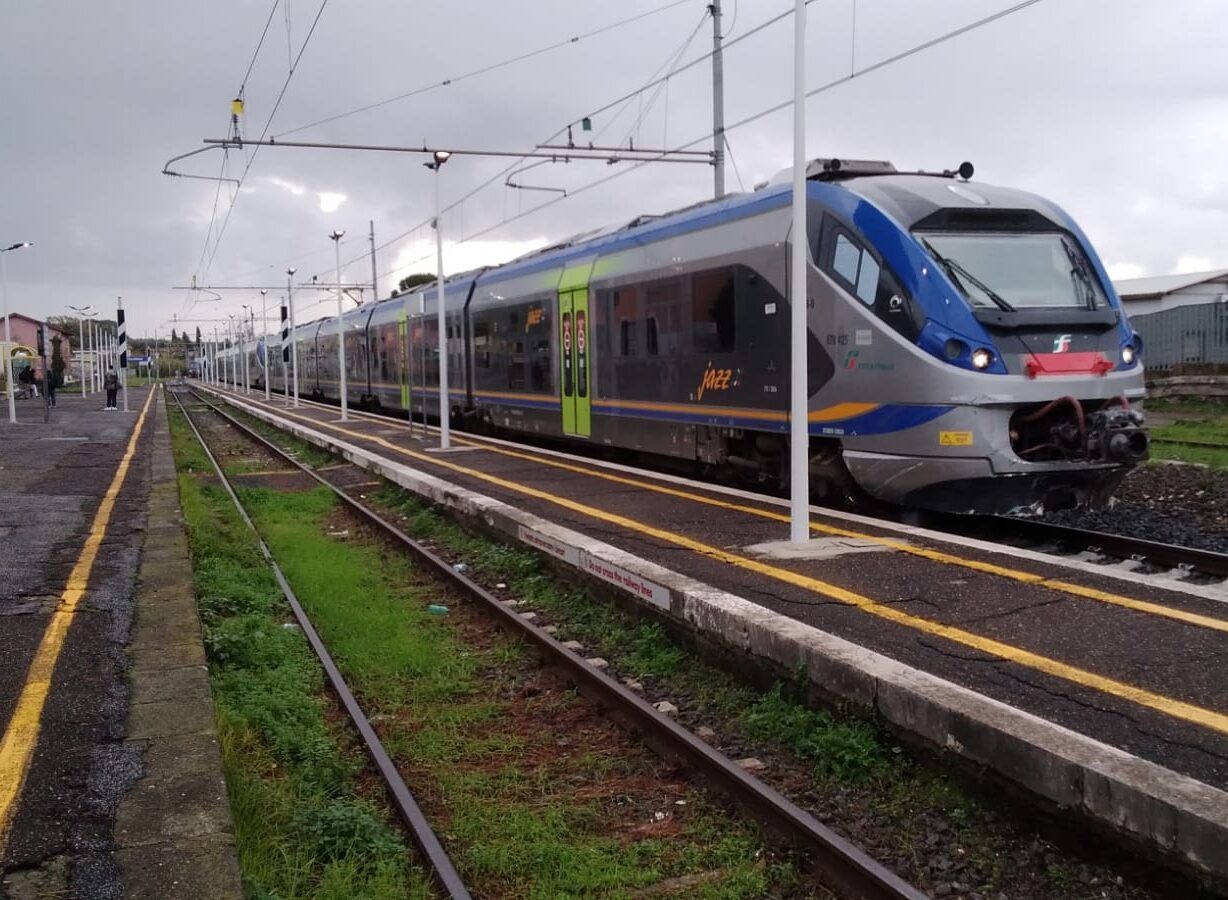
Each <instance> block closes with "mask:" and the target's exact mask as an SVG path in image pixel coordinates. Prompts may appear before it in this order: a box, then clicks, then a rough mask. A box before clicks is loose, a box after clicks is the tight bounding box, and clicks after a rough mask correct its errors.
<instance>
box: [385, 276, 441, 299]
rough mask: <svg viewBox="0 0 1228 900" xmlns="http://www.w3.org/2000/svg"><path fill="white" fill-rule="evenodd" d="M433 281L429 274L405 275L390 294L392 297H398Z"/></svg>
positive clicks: (433, 278) (433, 277)
mask: <svg viewBox="0 0 1228 900" xmlns="http://www.w3.org/2000/svg"><path fill="white" fill-rule="evenodd" d="M434 280H435V276H434V275H432V274H430V273H429V272H415V273H414V274H413V275H406V276H405V277H404V278H402V279H401V280H400V281H399V282H397V289H396V290H395V291H393V292H392V296H394V297H396V296H399V295H400V294H404V293H405V292H406V291H408V290H412V289H413V288H416V287H417V286H418V285H420V284H430V283H431V282H432V281H434Z"/></svg>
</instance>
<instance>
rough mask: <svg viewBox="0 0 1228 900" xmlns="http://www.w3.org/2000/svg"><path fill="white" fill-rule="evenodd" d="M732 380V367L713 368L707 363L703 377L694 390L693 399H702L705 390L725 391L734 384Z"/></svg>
mask: <svg viewBox="0 0 1228 900" xmlns="http://www.w3.org/2000/svg"><path fill="white" fill-rule="evenodd" d="M736 384H737V382H736V381H734V380H733V369H714V368H712V364H711V363H709V364H708V367H707V368H706V369H704V375H703V378H701V379H700V380H699V390H697V391H696V392H695V399H696V400H697V401H698V400H702V399H703V398H704V392H705V391H727V390H729V388H730V386H732V385H736Z"/></svg>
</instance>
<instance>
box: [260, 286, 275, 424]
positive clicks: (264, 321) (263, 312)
mask: <svg viewBox="0 0 1228 900" xmlns="http://www.w3.org/2000/svg"><path fill="white" fill-rule="evenodd" d="M266 294H268V290H267V289H265V288H261V289H260V329H261V333H260V338H261V340H263V341H264V402H265V403H268V402H269V391H270V390H271V388H270V387H269V376H270V375H271V374H272V373H273V359H272V357H270V356H269V310H268V306H267V304H266V303H265V299H266V297H265V295H266Z"/></svg>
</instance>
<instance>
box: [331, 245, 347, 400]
mask: <svg viewBox="0 0 1228 900" xmlns="http://www.w3.org/2000/svg"><path fill="white" fill-rule="evenodd" d="M344 236H345V232H344V231H343V230H340V229H338V230H337V231H334V232H333V233H332V234H330V235H329V237H330V238H332V241H333V247H334V249H336V251H337V361H338V362H339V363H340V364H341V391H340V393H341V421H342V422H347V421H349V418H350V415H349V411H350V404H349V398H348V397H347V396H346V393H347V392H346V388H345V310H344V309H343V308H342V305H341V238H342V237H344Z"/></svg>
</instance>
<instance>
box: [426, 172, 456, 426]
mask: <svg viewBox="0 0 1228 900" xmlns="http://www.w3.org/2000/svg"><path fill="white" fill-rule="evenodd" d="M451 155H452V154H451V153H449V152H448V151H447V150H436V151H435V154H434V160H433V161H432V162H429V163H423V165H424V166H426V167H427V168H428V169H430V170H431V171H433V172H434V173H435V221H434V223H433V224H434V226H435V277H436V282H435V283H436V284H437V285H438V286H439V299H438V303H439V309H438V311H437V317H436V318H437V321H438V328H439V449H440V450H447V449H448V448H449V447H450V446H451V444H452V435H451V430H450V429H449V422H448V412H449V406H448V339H447V316H446V315H445V313H444V308H443V293H444V292H443V230H442V229H441V228H440V225H439V170H440V169H441V168H443V164H444V163H446V162H447V161H448V157H450V156H451ZM424 408H425V407H424ZM424 416H425V413H424Z"/></svg>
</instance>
